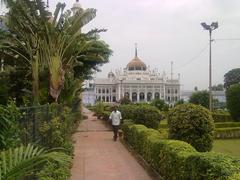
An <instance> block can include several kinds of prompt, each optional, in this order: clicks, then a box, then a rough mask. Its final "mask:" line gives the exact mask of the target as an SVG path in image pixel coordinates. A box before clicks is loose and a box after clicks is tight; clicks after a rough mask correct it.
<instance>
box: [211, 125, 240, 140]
mask: <svg viewBox="0 0 240 180" xmlns="http://www.w3.org/2000/svg"><path fill="white" fill-rule="evenodd" d="M214 137H215V139H230V138H240V127H226V128H216V129H215V131H214Z"/></svg>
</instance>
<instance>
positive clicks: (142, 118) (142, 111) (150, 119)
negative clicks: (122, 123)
mask: <svg viewBox="0 0 240 180" xmlns="http://www.w3.org/2000/svg"><path fill="white" fill-rule="evenodd" d="M119 111H120V112H121V113H122V117H123V119H132V120H134V122H135V123H136V124H143V125H145V126H147V127H149V128H154V129H158V124H159V122H160V119H161V114H160V111H159V110H158V109H157V108H156V107H153V106H150V105H146V104H144V105H141V104H140V105H121V106H120V107H119Z"/></svg>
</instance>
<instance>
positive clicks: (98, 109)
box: [95, 101, 104, 118]
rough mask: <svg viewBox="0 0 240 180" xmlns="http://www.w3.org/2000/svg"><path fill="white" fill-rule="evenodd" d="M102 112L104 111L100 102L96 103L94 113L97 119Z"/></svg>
mask: <svg viewBox="0 0 240 180" xmlns="http://www.w3.org/2000/svg"><path fill="white" fill-rule="evenodd" d="M103 111H104V105H103V103H102V102H101V101H98V102H97V103H96V108H95V112H96V115H97V116H98V118H100V117H101V115H102V113H103Z"/></svg>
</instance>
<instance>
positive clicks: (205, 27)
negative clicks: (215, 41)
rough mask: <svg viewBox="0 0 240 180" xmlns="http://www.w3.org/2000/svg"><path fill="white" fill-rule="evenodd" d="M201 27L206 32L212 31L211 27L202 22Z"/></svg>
mask: <svg viewBox="0 0 240 180" xmlns="http://www.w3.org/2000/svg"><path fill="white" fill-rule="evenodd" d="M201 25H202V27H203V28H204V29H205V30H210V29H211V27H210V26H209V25H207V24H206V23H205V22H202V23H201Z"/></svg>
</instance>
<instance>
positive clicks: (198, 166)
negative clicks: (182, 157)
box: [185, 152, 240, 180]
mask: <svg viewBox="0 0 240 180" xmlns="http://www.w3.org/2000/svg"><path fill="white" fill-rule="evenodd" d="M187 162H188V163H187V164H186V170H185V171H186V172H188V174H189V178H190V179H196V180H198V179H199V180H201V179H204V180H212V179H229V178H231V176H234V175H235V173H236V172H239V171H240V163H239V160H236V159H235V158H233V157H231V156H228V155H224V154H221V153H213V152H209V153H196V154H192V155H190V156H189V157H188V158H187ZM199 175H201V176H199Z"/></svg>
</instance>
